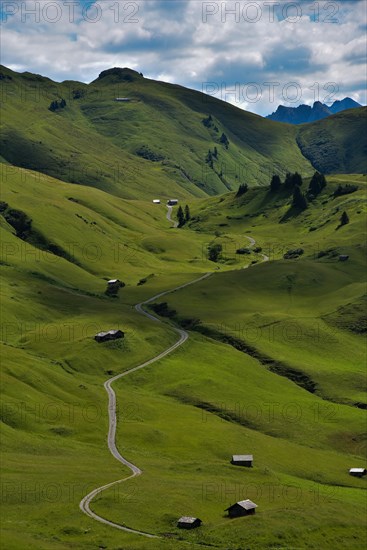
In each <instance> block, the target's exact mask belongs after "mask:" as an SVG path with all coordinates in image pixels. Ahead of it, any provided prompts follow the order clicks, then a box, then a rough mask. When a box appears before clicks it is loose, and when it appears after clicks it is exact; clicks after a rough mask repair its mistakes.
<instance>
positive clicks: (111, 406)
mask: <svg viewBox="0 0 367 550" xmlns="http://www.w3.org/2000/svg"><path fill="white" fill-rule="evenodd" d="M167 208H168V212H167V219H168V220H169V221H170V222H171V223H172V224H173V227H177V222H174V221H173V220H172V219H171V214H172V206H167ZM246 238H247V239H249V241H250V247H253V246H254V245H255V244H256V241H255V239H254V238H253V237H248V236H246ZM262 256H263V258H264V260H263V261H264V262H265V261H268V260H269V258H268V256H266V255H265V254H263V255H262ZM245 267H248V266H245ZM210 275H212V273H206V274H205V275H202V276H201V277H198V278H197V279H194V280H193V281H189V282H188V283H185V284H183V285H180V286H178V287H175V288H173V289H172V290H166V291H164V292H160V293H159V294H156V295H155V296H153V297H152V298H149V299H148V300H145V301H144V302H141V303H139V304H136V306H135V309H136V311H137V312H138V313H140V314H142V315H145V316H146V317H148V318H149V319H150V320H152V321H154V322H158V323H162V321H161V320H160V319H159V318H158V317H156V316H155V315H152V314H151V313H149V312H147V311H145V310H144V308H143V306H144V305H146V304H149V303H150V302H153V301H154V300H157V299H158V298H161V297H162V296H165V295H166V294H171V293H172V292H175V291H177V290H180V289H182V288H185V287H187V286H190V285H192V284H195V283H198V282H199V281H202V280H203V279H206V278H207V277H210ZM172 328H173V329H174V330H175V331H176V332H177V333H178V334H179V339H178V340H177V341H176V342H175V343H174V344H173V345H172V346H170V347H169V348H167V349H166V350H164V351H162V352H161V353H160V354H159V355H156V356H155V357H153V358H152V359H149V361H145V363H142V364H141V365H138V366H137V367H134V368H132V369H129V370H127V371H125V372H123V373H121V374H117V375H116V376H113V377H112V378H109V379H108V380H107V381H106V382H105V383H104V388H105V390H106V391H107V394H108V415H109V428H108V438H107V443H108V448H109V450H110V452H111V454H112V455H113V456H114V457H115V458H116V459H117V460H118V461H119V462H121V463H122V464H124V465H125V466H127V467H128V468H129V469H130V470H131V472H132V473H131V475H130V476H128V477H124V478H122V479H118V480H117V481H113V482H111V483H108V484H106V485H102V486H101V487H97V488H96V489H94V490H93V491H91V492H90V493H89V494H88V495H86V496H85V497H84V498H83V499H82V500H81V502H80V503H79V508H80V509H81V510H82V511H83V512H84V513H85V514H87V515H88V516H89V517H91V518H93V519H95V520H97V521H99V522H100V523H104V524H105V525H109V526H110V527H115V528H117V529H121V530H122V531H127V532H129V533H134V534H137V535H142V536H145V537H149V538H161V537H159V536H158V535H153V534H152V533H146V532H144V531H140V530H138V529H132V528H130V527H126V526H124V525H120V524H119V523H114V522H113V521H110V520H108V519H106V518H104V517H102V516H100V515H98V514H96V513H95V512H93V510H91V508H90V504H91V502H92V500H93V499H94V498H95V497H96V496H97V495H99V494H101V493H102V492H103V491H105V490H106V489H109V488H110V487H112V486H114V485H117V484H119V483H122V482H123V481H127V480H128V479H131V478H133V477H136V476H139V475H141V474H142V470H141V469H140V468H139V467H138V466H136V465H135V464H133V463H132V462H129V461H128V460H127V459H126V458H124V457H123V456H122V455H121V454H120V452H119V450H118V448H117V445H116V427H117V418H116V394H115V392H114V390H113V388H112V384H113V383H114V382H115V381H116V380H119V379H120V378H123V377H124V376H127V375H128V374H130V373H132V372H136V371H137V370H140V369H143V368H144V367H147V366H148V365H151V364H152V363H155V362H156V361H159V360H160V359H162V358H163V357H166V356H167V355H169V354H170V353H172V352H173V351H174V350H176V349H177V348H178V347H180V346H181V345H182V344H183V343H184V342H185V341H186V340H187V339H188V337H189V334H188V333H187V332H186V330H184V329H181V328H178V327H174V326H172Z"/></svg>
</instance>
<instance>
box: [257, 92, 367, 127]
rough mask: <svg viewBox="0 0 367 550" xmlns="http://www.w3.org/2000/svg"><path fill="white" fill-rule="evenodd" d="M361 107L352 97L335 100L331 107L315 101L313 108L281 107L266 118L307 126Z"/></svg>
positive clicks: (305, 106) (303, 105) (306, 106)
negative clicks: (306, 124)
mask: <svg viewBox="0 0 367 550" xmlns="http://www.w3.org/2000/svg"><path fill="white" fill-rule="evenodd" d="M359 107H362V105H361V104H360V103H357V101H354V99H351V98H350V97H345V98H344V99H342V100H339V99H337V100H335V101H334V103H332V105H330V106H328V105H327V104H326V103H322V102H321V101H315V102H314V104H313V105H312V107H311V106H310V105H305V104H302V105H299V106H298V107H287V106H285V105H279V106H278V108H277V110H276V111H274V113H272V114H270V115H267V116H266V117H265V118H267V119H269V120H274V121H277V122H287V123H288V124H305V123H309V122H315V121H317V120H321V119H323V118H326V117H328V116H331V115H335V114H337V113H340V112H342V111H346V110H348V109H356V108H359Z"/></svg>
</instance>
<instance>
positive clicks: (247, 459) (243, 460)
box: [231, 455, 254, 468]
mask: <svg viewBox="0 0 367 550" xmlns="http://www.w3.org/2000/svg"><path fill="white" fill-rule="evenodd" d="M253 460H254V457H253V455H233V456H232V460H231V464H234V465H235V466H246V467H247V468H252V462H253Z"/></svg>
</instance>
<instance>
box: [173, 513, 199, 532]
mask: <svg viewBox="0 0 367 550" xmlns="http://www.w3.org/2000/svg"><path fill="white" fill-rule="evenodd" d="M201 524H202V521H201V519H199V518H192V517H190V516H182V518H180V519H179V520H178V522H177V527H179V528H180V529H195V528H196V527H200V525H201Z"/></svg>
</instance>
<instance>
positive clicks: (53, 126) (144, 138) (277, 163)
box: [0, 67, 365, 199]
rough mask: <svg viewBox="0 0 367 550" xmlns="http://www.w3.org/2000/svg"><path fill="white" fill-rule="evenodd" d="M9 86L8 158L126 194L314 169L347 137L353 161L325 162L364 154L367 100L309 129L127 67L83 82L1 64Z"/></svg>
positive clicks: (195, 191)
mask: <svg viewBox="0 0 367 550" xmlns="http://www.w3.org/2000/svg"><path fill="white" fill-rule="evenodd" d="M0 86H1V98H2V99H1V104H2V105H1V106H2V127H1V133H0V144H1V150H2V160H3V162H5V163H10V164H12V165H16V166H19V167H22V168H27V169H31V170H36V171H38V172H42V173H44V174H48V175H50V176H52V177H54V178H57V179H60V180H63V181H67V182H70V183H78V184H84V185H88V186H93V187H98V188H99V189H101V190H104V191H107V192H109V193H112V194H114V195H118V196H120V197H123V198H127V199H134V198H140V199H143V198H153V197H154V196H155V195H163V196H164V197H166V198H168V197H169V196H175V197H177V198H182V199H183V198H188V197H198V198H199V197H205V196H208V195H209V196H210V195H216V194H220V193H223V192H227V191H230V190H233V189H237V187H238V185H239V184H240V183H248V184H249V185H250V186H262V185H266V184H267V183H268V182H269V180H270V178H271V175H272V174H273V173H279V174H280V175H281V176H284V175H285V173H286V172H287V171H296V170H297V171H298V172H300V173H302V174H303V175H305V176H307V175H311V174H312V173H313V169H314V167H315V166H319V164H320V162H319V157H320V156H327V155H328V154H329V151H330V150H332V151H334V150H335V149H343V148H345V147H346V148H348V162H347V163H344V164H341V163H340V162H339V160H337V159H335V162H333V158H334V154H332V155H331V156H330V161H328V163H327V165H326V172H327V173H329V172H335V171H339V172H343V171H344V170H346V171H354V172H358V171H360V167H361V164H362V163H361V159H360V148H361V147H362V148H363V144H362V140H361V139H360V136H361V131H360V128H361V125H362V124H363V120H364V115H365V111H364V110H360V109H355V111H354V113H355V116H354V117H352V118H342V119H341V120H340V124H339V119H338V118H337V119H336V122H335V123H333V124H336V125H339V126H338V128H339V129H338V132H337V133H336V134H334V133H333V134H332V135H330V132H329V126H328V124H329V119H328V120H326V121H325V122H324V123H323V124H324V125H322V126H321V127H320V128H319V127H318V126H317V127H316V126H314V125H309V126H308V127H307V132H304V131H303V130H302V129H301V128H299V127H295V126H294V125H285V124H280V123H277V122H273V121H271V120H267V119H264V118H262V117H260V116H257V115H254V114H252V113H248V112H246V111H243V110H241V109H239V108H237V107H235V106H232V105H230V104H228V103H226V102H224V101H221V100H218V99H215V98H214V97H211V96H208V95H205V94H202V93H200V92H197V91H194V90H190V89H187V88H184V87H182V86H177V85H174V84H168V83H164V82H159V81H154V80H150V79H147V78H144V76H143V75H142V74H141V73H138V72H136V71H133V70H131V69H128V68H124V69H121V68H112V69H108V70H105V71H102V72H101V74H100V75H99V77H98V78H97V79H96V80H94V81H93V82H91V83H90V84H84V83H80V82H74V81H64V82H62V83H57V82H53V81H52V80H50V79H48V78H46V77H43V76H40V75H34V74H31V73H21V74H20V73H16V72H13V71H11V70H9V69H7V68H5V67H1V72H0ZM117 98H124V99H125V101H116V99H117ZM343 114H344V113H342V114H341V116H342V115H343ZM338 116H339V115H337V117H338ZM320 131H321V132H322V133H323V135H324V139H323V140H322V143H320V144H317V147H316V149H315V148H314V147H313V146H312V143H313V142H314V141H316V143H317V139H318V138H317V136H318V134H319V132H320ZM306 133H307V135H306ZM356 142H358V143H359V145H358V148H357V151H355V150H354V149H355V148H354V144H355V143H356ZM323 168H325V167H323Z"/></svg>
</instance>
